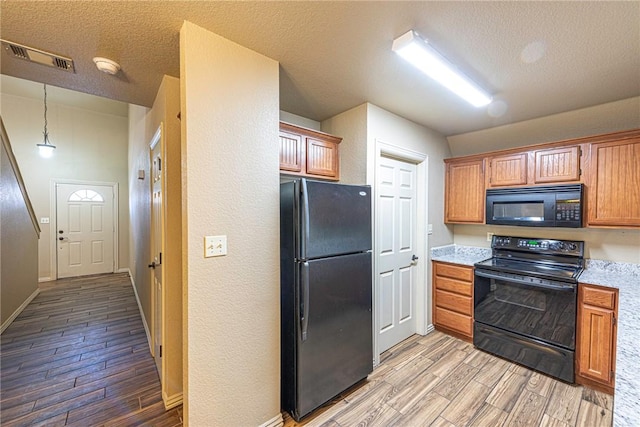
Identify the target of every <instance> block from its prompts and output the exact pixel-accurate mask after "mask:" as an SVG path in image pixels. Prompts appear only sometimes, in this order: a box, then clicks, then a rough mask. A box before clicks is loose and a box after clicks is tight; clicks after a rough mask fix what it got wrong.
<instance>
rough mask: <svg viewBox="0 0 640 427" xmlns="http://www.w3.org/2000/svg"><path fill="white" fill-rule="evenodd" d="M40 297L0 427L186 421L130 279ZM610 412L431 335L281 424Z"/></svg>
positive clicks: (7, 359)
mask: <svg viewBox="0 0 640 427" xmlns="http://www.w3.org/2000/svg"><path fill="white" fill-rule="evenodd" d="M41 289H42V291H41V293H40V294H39V295H38V296H37V297H36V298H35V299H34V300H33V301H32V302H31V303H30V304H29V305H28V306H27V307H26V308H25V310H24V311H23V312H22V313H21V314H20V315H19V316H18V317H17V318H16V320H15V321H14V322H13V323H12V324H11V326H9V328H7V330H6V331H5V332H4V333H3V334H2V336H1V337H0V338H1V346H0V424H1V425H2V426H36V425H46V426H63V425H72V426H83V427H84V426H134V425H147V426H159V427H163V426H180V425H182V407H178V408H174V409H171V410H169V411H165V409H164V405H163V403H162V399H161V394H160V393H161V392H160V382H159V380H158V374H157V371H156V368H155V364H154V360H153V358H152V357H151V354H150V352H149V344H148V342H147V338H146V334H145V331H144V327H143V325H142V320H141V318H140V313H139V311H138V306H137V304H136V300H135V296H134V294H133V289H132V286H131V283H130V281H129V277H128V275H127V274H111V275H103V276H94V277H83V278H76V279H63V280H58V281H55V282H50V283H48V284H44V285H43V286H41ZM247 405H251V402H247ZM612 407H613V398H612V397H611V396H609V395H607V394H603V393H600V392H597V391H593V390H590V389H588V388H584V387H581V386H573V385H568V384H565V383H563V382H560V381H556V380H554V379H552V378H550V377H547V376H545V375H542V374H539V373H536V372H534V371H531V370H529V369H526V368H523V367H521V366H518V365H515V364H512V363H510V362H507V361H505V360H503V359H500V358H497V357H494V356H491V355H489V354H487V353H484V352H481V351H478V350H476V349H475V348H474V347H473V346H472V345H471V344H469V343H466V342H464V341H460V340H458V339H456V338H453V337H450V336H448V335H445V334H443V333H441V332H437V331H436V332H432V333H430V334H429V335H427V336H424V337H422V336H417V335H416V336H413V337H411V338H409V339H408V340H406V341H404V342H403V343H401V344H399V345H397V346H396V347H394V348H392V349H390V350H389V351H386V352H385V353H384V354H383V355H382V358H381V364H380V366H378V367H377V368H376V369H375V371H374V372H373V373H372V374H371V375H370V376H369V379H368V380H366V381H364V382H362V383H360V384H358V385H356V386H355V387H353V388H352V389H350V390H348V391H346V392H345V393H343V394H341V395H340V396H338V397H336V398H335V399H333V400H332V402H330V403H328V404H327V405H325V406H323V407H322V408H320V409H318V410H317V411H315V412H314V413H312V414H311V415H310V416H308V417H306V418H305V419H303V420H302V422H299V423H298V422H295V421H294V420H293V419H291V417H290V416H289V415H288V414H284V419H285V427H295V426H301V425H305V426H324V427H351V426H384V427H387V426H408V427H414V426H449V427H451V426H481V427H485V426H486V427H493V426H555V427H566V426H589V427H596V426H607V427H608V426H611V423H612V412H611V411H612ZM239 409H241V408H239ZM239 427H244V426H239ZM247 427H254V426H247Z"/></svg>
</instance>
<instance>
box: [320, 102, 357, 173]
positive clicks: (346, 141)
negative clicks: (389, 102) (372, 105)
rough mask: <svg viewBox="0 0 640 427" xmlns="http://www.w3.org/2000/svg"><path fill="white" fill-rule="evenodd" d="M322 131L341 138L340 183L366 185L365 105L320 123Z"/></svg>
mask: <svg viewBox="0 0 640 427" xmlns="http://www.w3.org/2000/svg"><path fill="white" fill-rule="evenodd" d="M322 131H323V132H326V133H330V134H332V135H335V136H339V137H341V138H342V142H341V143H340V146H339V150H340V182H341V183H343V184H366V183H367V104H362V105H359V106H357V107H355V108H352V109H350V110H348V111H345V112H343V113H340V114H338V115H337V116H334V117H331V118H330V119H327V120H325V121H323V122H322Z"/></svg>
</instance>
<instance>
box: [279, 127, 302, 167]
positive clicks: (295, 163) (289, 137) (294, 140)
mask: <svg viewBox="0 0 640 427" xmlns="http://www.w3.org/2000/svg"><path fill="white" fill-rule="evenodd" d="M303 143H304V141H303V140H302V135H299V134H295V133H293V132H288V131H285V130H282V129H280V170H282V171H290V172H302V167H303V164H304V159H303V158H302V154H303V151H302V144H303Z"/></svg>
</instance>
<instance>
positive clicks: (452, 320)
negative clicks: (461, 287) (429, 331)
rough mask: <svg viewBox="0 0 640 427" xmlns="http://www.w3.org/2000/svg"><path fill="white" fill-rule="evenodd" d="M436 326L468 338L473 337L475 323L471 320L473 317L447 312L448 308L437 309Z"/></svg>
mask: <svg viewBox="0 0 640 427" xmlns="http://www.w3.org/2000/svg"><path fill="white" fill-rule="evenodd" d="M435 324H436V326H442V327H444V328H448V329H451V330H454V331H457V332H460V333H462V334H464V335H467V336H471V335H472V334H471V331H472V328H473V321H472V320H471V317H469V316H465V315H464V314H460V313H455V312H453V311H450V310H447V309H446V308H440V307H436V310H435Z"/></svg>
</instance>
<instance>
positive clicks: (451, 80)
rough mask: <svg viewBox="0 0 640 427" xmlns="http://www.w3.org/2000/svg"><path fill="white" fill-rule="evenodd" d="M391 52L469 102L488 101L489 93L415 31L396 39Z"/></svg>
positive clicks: (480, 104) (476, 105) (484, 103)
mask: <svg viewBox="0 0 640 427" xmlns="http://www.w3.org/2000/svg"><path fill="white" fill-rule="evenodd" d="M393 51H394V52H396V53H397V54H398V55H400V56H401V57H403V58H404V59H405V60H407V61H409V62H410V63H411V64H413V65H414V66H415V67H417V68H418V69H419V70H420V71H422V72H423V73H425V74H426V75H427V76H429V77H431V78H432V79H434V80H435V81H437V82H438V83H440V84H441V85H442V86H444V87H446V88H447V89H449V90H450V91H452V92H453V93H455V94H456V95H458V96H459V97H461V98H462V99H464V100H465V101H467V102H469V103H470V104H471V105H473V106H475V107H483V106H485V105H488V104H490V103H491V96H490V95H489V94H487V93H486V92H485V91H484V90H482V89H480V88H479V87H478V85H476V84H475V83H474V82H473V81H472V80H471V79H470V78H468V77H467V76H465V75H464V74H462V73H461V72H460V70H458V69H457V68H456V66H455V65H453V64H452V63H451V62H449V61H448V60H447V59H445V58H444V57H443V56H442V55H440V53H438V51H436V50H435V49H434V48H433V46H431V45H430V44H429V43H428V42H427V41H426V40H423V39H422V38H421V37H420V36H419V35H418V33H416V32H415V31H414V30H409V31H407V32H406V33H405V34H403V35H401V36H400V37H398V38H397V39H395V40H394V41H393Z"/></svg>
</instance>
